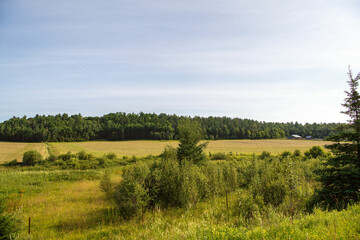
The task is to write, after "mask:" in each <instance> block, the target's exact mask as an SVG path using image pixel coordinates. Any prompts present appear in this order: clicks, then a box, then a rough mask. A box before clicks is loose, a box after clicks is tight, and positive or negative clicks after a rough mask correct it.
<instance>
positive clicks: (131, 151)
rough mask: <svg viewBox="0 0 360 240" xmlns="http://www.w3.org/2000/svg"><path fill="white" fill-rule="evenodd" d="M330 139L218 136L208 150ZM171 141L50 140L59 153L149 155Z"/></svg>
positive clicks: (283, 146) (286, 147)
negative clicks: (246, 138) (230, 137)
mask: <svg viewBox="0 0 360 240" xmlns="http://www.w3.org/2000/svg"><path fill="white" fill-rule="evenodd" d="M330 143H331V142H327V141H312V140H288V139H286V140H278V139H276V140H274V139H271V140H217V141H209V145H208V147H207V148H206V152H207V153H208V152H211V153H215V152H226V153H228V152H233V153H239V154H240V153H243V154H252V153H255V154H260V153H261V152H262V151H268V152H270V153H272V154H278V153H281V152H283V151H290V152H293V151H294V150H295V149H299V150H300V151H301V152H302V153H303V152H305V151H306V150H308V149H310V148H311V147H312V146H324V145H326V144H330ZM167 145H170V146H172V147H177V145H178V142H177V141H117V142H108V141H95V142H71V143H50V149H52V151H54V152H55V153H66V152H68V151H71V152H79V151H82V150H84V151H87V152H90V153H93V154H95V155H98V156H100V155H103V154H104V153H108V152H113V153H115V154H117V155H118V156H146V155H149V154H151V155H158V154H160V153H161V152H162V151H163V149H164V147H165V146H167Z"/></svg>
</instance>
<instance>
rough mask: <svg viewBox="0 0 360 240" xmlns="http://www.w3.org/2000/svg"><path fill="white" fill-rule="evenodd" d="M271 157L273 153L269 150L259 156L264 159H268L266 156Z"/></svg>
mask: <svg viewBox="0 0 360 240" xmlns="http://www.w3.org/2000/svg"><path fill="white" fill-rule="evenodd" d="M269 157H271V153H270V152H267V151H263V152H262V153H261V154H260V156H259V158H260V159H263V160H264V159H266V158H269Z"/></svg>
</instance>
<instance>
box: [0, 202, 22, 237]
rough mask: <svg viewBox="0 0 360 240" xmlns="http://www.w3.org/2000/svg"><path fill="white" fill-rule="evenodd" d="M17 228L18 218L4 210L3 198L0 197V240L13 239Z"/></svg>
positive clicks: (18, 225)
mask: <svg viewBox="0 0 360 240" xmlns="http://www.w3.org/2000/svg"><path fill="white" fill-rule="evenodd" d="M19 229H20V220H19V218H18V217H17V216H16V215H15V214H11V213H8V212H6V207H5V200H4V199H3V198H0V240H7V239H13V238H12V237H13V236H14V235H15V234H16V233H17V232H18V231H19Z"/></svg>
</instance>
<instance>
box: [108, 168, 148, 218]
mask: <svg viewBox="0 0 360 240" xmlns="http://www.w3.org/2000/svg"><path fill="white" fill-rule="evenodd" d="M148 174H149V166H148V165H146V164H145V163H142V162H139V163H137V164H135V165H134V166H130V167H129V168H127V169H125V170H124V173H123V180H122V181H121V183H120V184H119V185H117V186H116V189H115V191H114V200H115V202H116V204H117V207H118V209H119V212H120V214H121V216H122V217H123V218H125V219H129V218H130V217H132V216H134V215H139V214H140V213H143V211H145V208H146V207H147V206H148V202H149V193H148V190H147V189H146V188H145V179H146V177H147V176H148Z"/></svg>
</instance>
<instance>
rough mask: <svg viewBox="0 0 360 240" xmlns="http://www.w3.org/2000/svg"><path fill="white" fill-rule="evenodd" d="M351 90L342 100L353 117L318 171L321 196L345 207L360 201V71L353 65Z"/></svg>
mask: <svg viewBox="0 0 360 240" xmlns="http://www.w3.org/2000/svg"><path fill="white" fill-rule="evenodd" d="M348 76H349V81H348V84H349V87H350V90H349V91H345V93H346V95H347V97H346V98H345V102H344V103H343V104H342V106H343V107H345V108H346V110H345V111H342V112H341V113H344V114H346V115H348V116H349V117H350V120H348V123H347V124H344V125H343V126H341V127H340V128H339V129H338V134H337V135H335V136H333V137H332V138H331V140H332V141H333V142H334V143H333V144H331V145H328V146H326V147H327V148H328V149H330V151H331V152H332V156H331V157H330V158H329V159H328V160H327V161H326V162H325V163H324V166H323V169H322V170H320V171H319V172H318V174H319V180H320V182H321V184H322V188H321V189H320V190H319V191H317V194H316V196H317V198H318V200H320V202H322V203H323V204H324V205H326V206H328V207H333V208H334V207H336V208H338V209H339V208H342V207H345V206H346V205H347V204H348V203H349V202H354V201H359V195H360V94H359V92H358V89H357V88H358V85H359V80H360V73H359V74H358V75H357V76H356V77H355V78H353V76H352V72H351V70H350V68H349V72H348Z"/></svg>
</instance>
